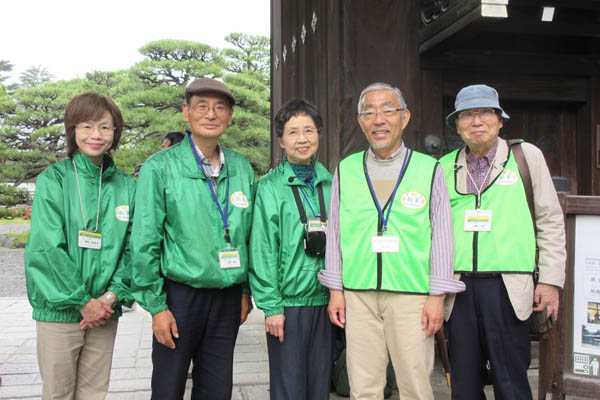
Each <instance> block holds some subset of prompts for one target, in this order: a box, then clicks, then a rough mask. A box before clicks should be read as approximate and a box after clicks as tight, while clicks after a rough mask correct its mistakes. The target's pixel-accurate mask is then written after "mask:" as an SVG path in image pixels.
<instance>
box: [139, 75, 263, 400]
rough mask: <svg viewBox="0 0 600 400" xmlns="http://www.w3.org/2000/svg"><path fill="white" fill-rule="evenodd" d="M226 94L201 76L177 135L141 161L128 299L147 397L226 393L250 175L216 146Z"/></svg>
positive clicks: (228, 104) (244, 302)
mask: <svg viewBox="0 0 600 400" xmlns="http://www.w3.org/2000/svg"><path fill="white" fill-rule="evenodd" d="M233 106H234V98H233V95H232V94H231V92H230V91H229V89H228V88H227V86H225V85H224V84H223V83H221V82H219V81H217V80H215V79H209V78H200V79H196V80H194V81H193V82H191V83H190V84H189V85H188V86H187V88H186V90H185V103H184V105H183V119H184V121H186V122H187V123H188V124H189V131H188V132H187V136H186V137H185V139H184V140H183V141H182V142H181V143H179V144H177V145H175V146H172V147H170V148H168V149H166V150H164V151H161V152H159V153H157V154H155V155H153V156H152V157H151V158H150V159H148V161H146V162H145V163H144V166H143V167H142V169H141V171H140V175H139V179H138V184H137V193H136V196H137V201H138V203H137V206H136V216H135V217H134V221H133V228H132V235H131V244H132V252H133V254H132V257H133V272H132V282H133V284H132V286H133V287H134V289H135V292H136V300H137V301H138V303H139V304H140V305H141V306H142V307H143V308H144V309H145V310H147V311H148V312H150V314H152V330H153V332H154V336H153V343H152V364H153V371H152V398H153V399H160V400H164V399H181V398H183V394H184V391H185V383H186V380H187V376H188V369H189V366H190V362H191V361H193V370H192V379H193V388H192V398H193V399H231V392H232V381H233V380H232V376H233V372H232V369H233V348H234V345H235V341H236V338H237V334H238V329H239V326H240V324H241V323H243V322H244V321H245V320H246V317H247V315H248V311H249V304H250V303H249V296H248V294H243V292H246V288H247V286H246V285H247V284H246V277H247V267H248V251H247V241H248V237H249V233H250V222H251V219H252V194H253V185H254V171H253V170H252V167H251V166H250V163H249V162H248V161H247V160H246V159H245V158H244V157H243V156H242V155H240V154H238V153H236V152H235V151H232V150H230V149H227V148H225V147H223V146H220V145H219V137H220V136H221V135H222V134H223V133H225V131H226V130H227V128H228V127H229V126H230V125H231V123H232V116H233Z"/></svg>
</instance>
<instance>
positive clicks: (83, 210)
mask: <svg viewBox="0 0 600 400" xmlns="http://www.w3.org/2000/svg"><path fill="white" fill-rule="evenodd" d="M71 161H73V167H74V168H75V178H76V179H77V193H79V204H80V205H81V215H82V216H83V230H84V231H87V232H98V221H99V220H100V197H101V195H102V167H103V166H104V161H102V164H101V165H100V185H98V210H97V211H96V228H95V229H94V230H93V231H88V229H87V222H86V221H87V218H86V216H85V209H84V208H83V197H81V186H80V185H79V174H78V173H77V164H76V163H75V160H73V159H71Z"/></svg>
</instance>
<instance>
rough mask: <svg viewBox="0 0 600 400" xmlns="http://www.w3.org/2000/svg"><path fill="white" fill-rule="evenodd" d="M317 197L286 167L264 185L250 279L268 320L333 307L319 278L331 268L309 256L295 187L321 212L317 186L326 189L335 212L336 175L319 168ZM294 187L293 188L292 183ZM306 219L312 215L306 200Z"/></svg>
mask: <svg viewBox="0 0 600 400" xmlns="http://www.w3.org/2000/svg"><path fill="white" fill-rule="evenodd" d="M315 171H316V175H317V178H316V181H315V191H314V193H312V191H311V190H310V188H308V187H307V186H306V185H305V184H304V182H302V181H300V180H299V179H295V177H296V175H295V174H294V171H293V170H292V167H291V166H290V164H289V163H288V162H287V161H286V162H284V163H281V164H280V165H279V166H278V167H277V168H275V169H274V170H272V171H271V172H269V174H267V175H265V176H264V177H263V178H261V179H260V180H259V181H258V184H257V189H256V197H255V200H254V218H253V220H252V235H251V238H250V271H249V273H248V279H249V281H250V288H251V289H252V296H253V297H254V301H255V302H256V305H257V306H258V307H259V308H260V309H262V310H263V311H264V312H265V316H267V317H268V316H271V315H277V314H283V311H284V307H289V306H321V305H325V304H327V303H328V301H329V291H328V289H327V288H325V287H323V286H321V284H320V283H319V281H318V279H317V274H318V272H319V271H320V270H321V269H323V268H324V267H325V260H324V259H323V258H315V257H311V256H309V255H307V254H306V253H305V251H304V246H303V239H304V226H303V225H302V223H301V222H300V215H299V214H298V207H297V206H296V202H295V200H294V195H293V192H292V189H291V187H292V185H296V186H301V187H303V188H304V192H305V193H306V195H307V196H308V198H309V199H310V202H311V205H312V207H313V209H314V211H315V213H318V212H319V211H318V210H319V196H318V191H317V189H316V185H317V184H318V183H321V184H322V185H323V195H324V197H325V205H326V208H327V210H329V195H330V192H331V174H330V173H329V172H328V171H327V170H326V169H325V167H324V166H323V165H322V164H320V163H318V162H316V163H315ZM290 181H291V182H290ZM300 196H301V198H302V201H303V205H304V209H305V211H306V215H307V217H308V218H311V217H312V216H313V215H312V212H311V210H310V207H309V206H308V205H307V203H306V200H305V199H304V197H303V196H302V194H300Z"/></svg>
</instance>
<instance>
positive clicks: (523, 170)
mask: <svg viewBox="0 0 600 400" xmlns="http://www.w3.org/2000/svg"><path fill="white" fill-rule="evenodd" d="M508 145H509V146H510V149H511V150H512V153H513V154H514V156H515V161H516V162H517V166H518V167H519V175H521V179H522V180H523V186H524V187H525V196H526V197H527V204H528V205H529V212H530V213H531V220H532V221H533V229H534V232H537V226H536V224H535V204H534V203H533V184H532V183H531V174H530V173H529V166H527V161H526V160H525V154H524V153H523V147H522V146H521V139H511V140H508Z"/></svg>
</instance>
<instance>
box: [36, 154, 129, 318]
mask: <svg viewBox="0 0 600 400" xmlns="http://www.w3.org/2000/svg"><path fill="white" fill-rule="evenodd" d="M73 159H74V160H75V162H76V164H77V171H78V174H79V182H80V186H81V197H82V199H83V204H84V207H85V215H86V218H87V221H85V223H86V226H87V228H88V229H94V228H95V226H96V214H97V209H98V184H99V175H100V168H99V167H97V166H95V165H94V164H93V163H92V161H91V160H90V159H89V158H88V157H87V156H85V155H84V154H82V153H80V152H75V154H74V156H73ZM105 163H108V167H106V168H105V169H104V172H103V173H102V193H101V199H100V221H99V224H98V232H99V233H101V234H102V249H100V250H93V249H83V248H80V247H79V246H78V239H79V231H80V230H81V229H82V228H83V216H82V213H81V205H80V201H79V194H78V190H77V180H76V177H75V169H74V168H73V161H72V160H71V159H65V160H62V161H60V162H58V163H56V164H54V165H52V166H50V167H48V168H46V169H45V170H44V172H42V173H41V174H40V175H39V176H38V178H37V181H36V189H35V197H34V200H33V213H32V215H31V233H30V234H29V239H28V240H27V247H26V248H25V276H26V279H27V295H28V296H29V302H30V303H31V306H32V307H33V319H35V320H38V321H48V322H79V321H80V320H81V319H82V317H81V314H80V312H79V310H80V309H81V308H83V306H85V304H87V302H88V301H89V300H90V299H91V298H97V297H99V296H101V295H102V294H104V293H105V292H106V291H107V290H110V291H112V292H114V293H115V294H116V295H117V297H118V298H119V302H120V303H124V304H128V303H130V302H131V293H130V289H129V285H130V265H129V262H130V257H129V246H128V243H129V240H128V239H129V234H130V231H131V222H130V216H131V215H132V214H133V199H134V195H135V181H134V180H133V178H132V177H131V176H129V175H127V174H126V173H125V172H123V171H121V170H119V169H117V168H116V167H115V165H114V163H113V162H112V160H111V159H110V158H109V157H106V158H105ZM120 315H121V308H120V306H119V305H117V307H116V308H115V314H114V315H113V317H114V318H117V317H119V316H120Z"/></svg>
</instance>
